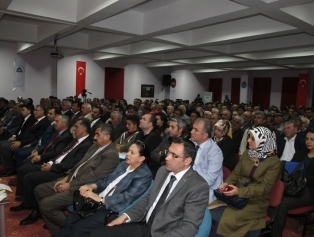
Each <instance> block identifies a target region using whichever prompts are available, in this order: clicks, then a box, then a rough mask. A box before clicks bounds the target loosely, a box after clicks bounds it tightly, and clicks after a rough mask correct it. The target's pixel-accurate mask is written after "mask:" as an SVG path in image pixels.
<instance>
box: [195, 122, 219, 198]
mask: <svg viewBox="0 0 314 237" xmlns="http://www.w3.org/2000/svg"><path fill="white" fill-rule="evenodd" d="M211 130H212V126H211V123H210V121H209V120H208V119H205V118H199V119H197V120H196V121H195V122H194V124H193V129H192V131H191V140H192V141H193V142H194V143H195V144H196V150H197V152H196V157H195V162H194V164H193V169H194V170H195V171H197V172H198V173H199V174H200V175H201V176H202V177H203V178H204V179H205V180H206V182H207V184H208V186H209V201H208V203H210V202H212V201H214V200H215V199H216V197H215V196H214V190H215V189H217V188H218V186H219V185H220V184H221V183H222V178H223V173H222V163H223V155H222V152H221V150H220V148H219V147H218V146H217V144H216V143H215V142H214V141H213V140H212V139H211V138H210V134H211Z"/></svg>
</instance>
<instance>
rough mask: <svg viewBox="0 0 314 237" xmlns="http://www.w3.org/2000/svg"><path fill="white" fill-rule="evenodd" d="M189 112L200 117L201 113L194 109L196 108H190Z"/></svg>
mask: <svg viewBox="0 0 314 237" xmlns="http://www.w3.org/2000/svg"><path fill="white" fill-rule="evenodd" d="M191 114H196V115H197V117H198V118H199V117H201V114H200V113H199V112H198V111H196V110H192V111H191V112H190V115H191Z"/></svg>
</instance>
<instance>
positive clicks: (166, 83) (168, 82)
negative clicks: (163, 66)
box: [162, 75, 171, 86]
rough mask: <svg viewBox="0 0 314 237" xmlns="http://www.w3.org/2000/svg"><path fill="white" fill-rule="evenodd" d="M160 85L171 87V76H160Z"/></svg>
mask: <svg viewBox="0 0 314 237" xmlns="http://www.w3.org/2000/svg"><path fill="white" fill-rule="evenodd" d="M162 85H163V86H170V85H171V75H163V76H162Z"/></svg>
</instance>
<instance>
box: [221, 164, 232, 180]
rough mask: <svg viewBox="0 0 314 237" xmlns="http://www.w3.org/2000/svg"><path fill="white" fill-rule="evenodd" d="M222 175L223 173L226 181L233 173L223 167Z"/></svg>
mask: <svg viewBox="0 0 314 237" xmlns="http://www.w3.org/2000/svg"><path fill="white" fill-rule="evenodd" d="M222 173H223V180H224V181H225V180H226V178H228V176H229V175H230V174H231V171H230V170H229V169H228V168H227V167H224V166H223V167H222Z"/></svg>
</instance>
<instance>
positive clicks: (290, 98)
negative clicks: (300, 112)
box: [280, 77, 298, 108]
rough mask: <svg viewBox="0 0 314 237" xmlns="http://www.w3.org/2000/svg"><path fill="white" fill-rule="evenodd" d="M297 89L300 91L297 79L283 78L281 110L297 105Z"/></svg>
mask: <svg viewBox="0 0 314 237" xmlns="http://www.w3.org/2000/svg"><path fill="white" fill-rule="evenodd" d="M297 89H298V78H297V77H283V78H282V88H281V103H280V108H283V107H284V106H289V105H292V104H293V105H294V104H295V102H296V98H297Z"/></svg>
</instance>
